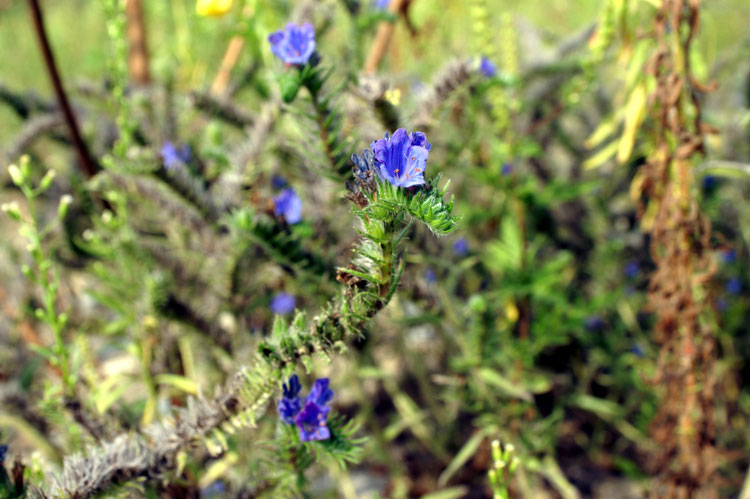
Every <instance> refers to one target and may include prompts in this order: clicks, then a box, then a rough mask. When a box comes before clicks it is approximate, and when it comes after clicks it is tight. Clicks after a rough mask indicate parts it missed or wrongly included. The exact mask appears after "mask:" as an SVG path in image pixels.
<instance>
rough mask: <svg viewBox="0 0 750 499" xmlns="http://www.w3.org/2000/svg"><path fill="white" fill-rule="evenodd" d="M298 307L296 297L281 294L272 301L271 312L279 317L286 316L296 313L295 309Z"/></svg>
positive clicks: (277, 294)
mask: <svg viewBox="0 0 750 499" xmlns="http://www.w3.org/2000/svg"><path fill="white" fill-rule="evenodd" d="M296 306H297V299H296V298H295V297H294V295H291V294H289V293H285V292H281V293H276V295H275V296H274V297H273V299H272V300H271V306H270V308H271V312H273V313H274V314H277V315H286V314H291V313H292V312H294V308H295V307H296Z"/></svg>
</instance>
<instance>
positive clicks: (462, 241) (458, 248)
mask: <svg viewBox="0 0 750 499" xmlns="http://www.w3.org/2000/svg"><path fill="white" fill-rule="evenodd" d="M453 253H455V255H456V256H466V255H467V254H468V253H469V241H468V240H467V239H466V238H465V237H459V238H458V239H456V241H455V242H454V243H453Z"/></svg>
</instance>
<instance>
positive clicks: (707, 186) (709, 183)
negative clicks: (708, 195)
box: [703, 175, 719, 191]
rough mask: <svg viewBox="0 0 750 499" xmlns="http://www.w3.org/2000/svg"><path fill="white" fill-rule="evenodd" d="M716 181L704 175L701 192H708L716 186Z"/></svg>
mask: <svg viewBox="0 0 750 499" xmlns="http://www.w3.org/2000/svg"><path fill="white" fill-rule="evenodd" d="M718 183H719V182H718V180H717V179H716V177H714V176H713V175H706V176H705V177H703V190H704V191H710V190H712V189H713V188H714V187H716V185H717V184H718Z"/></svg>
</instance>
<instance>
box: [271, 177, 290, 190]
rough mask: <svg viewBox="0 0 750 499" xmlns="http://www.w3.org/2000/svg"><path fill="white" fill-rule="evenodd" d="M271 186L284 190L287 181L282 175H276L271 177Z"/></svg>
mask: <svg viewBox="0 0 750 499" xmlns="http://www.w3.org/2000/svg"><path fill="white" fill-rule="evenodd" d="M271 185H272V186H273V188H274V189H283V188H284V187H286V179H285V178H284V177H282V176H281V175H274V176H273V177H271Z"/></svg>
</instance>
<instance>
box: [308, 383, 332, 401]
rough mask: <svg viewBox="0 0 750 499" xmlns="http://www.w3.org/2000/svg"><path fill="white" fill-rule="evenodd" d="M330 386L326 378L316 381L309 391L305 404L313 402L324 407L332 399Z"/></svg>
mask: <svg viewBox="0 0 750 499" xmlns="http://www.w3.org/2000/svg"><path fill="white" fill-rule="evenodd" d="M330 384H331V382H330V380H329V379H328V378H320V379H319V380H317V381H316V382H315V383H314V384H313V387H312V390H310V394H309V395H308V396H307V400H306V401H305V402H306V403H307V402H314V403H316V404H318V405H326V404H327V403H328V402H330V401H331V399H332V398H333V390H331V389H330V388H329V385H330Z"/></svg>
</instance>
